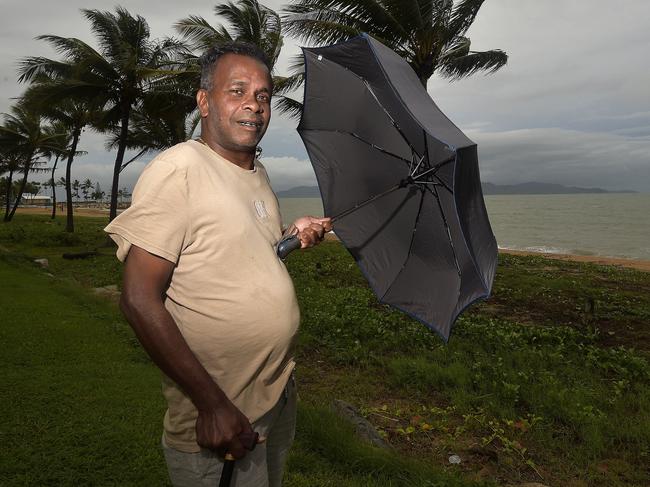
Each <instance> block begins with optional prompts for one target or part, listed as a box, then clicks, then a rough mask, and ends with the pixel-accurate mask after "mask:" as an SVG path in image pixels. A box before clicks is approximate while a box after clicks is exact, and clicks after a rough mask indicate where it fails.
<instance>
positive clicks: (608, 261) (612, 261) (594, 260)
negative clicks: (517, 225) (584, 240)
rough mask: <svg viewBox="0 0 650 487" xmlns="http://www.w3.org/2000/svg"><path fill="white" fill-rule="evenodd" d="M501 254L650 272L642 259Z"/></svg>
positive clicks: (523, 252)
mask: <svg viewBox="0 0 650 487" xmlns="http://www.w3.org/2000/svg"><path fill="white" fill-rule="evenodd" d="M499 253H503V254H511V255H525V256H535V257H545V258H548V259H555V260H564V261H571V262H587V263H590V264H598V265H610V266H615V267H625V268H628V269H636V270H638V271H644V272H650V260H641V259H624V258H622V257H605V256H601V255H577V254H554V253H546V252H532V251H529V250H514V249H502V248H500V249H499Z"/></svg>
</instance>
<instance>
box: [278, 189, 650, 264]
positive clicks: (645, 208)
mask: <svg viewBox="0 0 650 487" xmlns="http://www.w3.org/2000/svg"><path fill="white" fill-rule="evenodd" d="M485 204H486V207H487V210H488V215H489V218H490V224H491V225H492V231H493V232H494V235H495V237H496V239H497V243H498V245H499V247H501V248H508V249H516V250H529V251H536V252H550V253H565V254H578V255H598V256H607V257H622V258H628V259H642V260H650V194H645V193H630V194H624V193H603V194H568V195H491V196H486V197H485ZM280 210H281V212H282V216H283V220H284V221H285V223H286V222H291V221H293V220H294V219H295V218H297V217H299V216H302V215H314V216H322V215H323V205H322V203H321V200H320V199H319V198H281V199H280Z"/></svg>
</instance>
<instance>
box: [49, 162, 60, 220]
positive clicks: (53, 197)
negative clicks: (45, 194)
mask: <svg viewBox="0 0 650 487" xmlns="http://www.w3.org/2000/svg"><path fill="white" fill-rule="evenodd" d="M58 163H59V156H56V159H54V167H53V168H52V177H51V178H50V187H51V188H52V220H54V219H55V218H56V184H54V171H56V166H57V164H58Z"/></svg>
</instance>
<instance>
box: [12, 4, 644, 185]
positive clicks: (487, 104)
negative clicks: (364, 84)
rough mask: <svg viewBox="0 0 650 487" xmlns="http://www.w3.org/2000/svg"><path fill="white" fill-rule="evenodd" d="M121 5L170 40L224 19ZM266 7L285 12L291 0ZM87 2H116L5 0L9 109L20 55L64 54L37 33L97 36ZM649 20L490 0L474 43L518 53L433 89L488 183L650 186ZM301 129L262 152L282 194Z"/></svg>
mask: <svg viewBox="0 0 650 487" xmlns="http://www.w3.org/2000/svg"><path fill="white" fill-rule="evenodd" d="M219 1H220V0H219ZM119 3H120V4H121V5H122V6H124V7H125V8H126V9H128V10H129V11H130V12H132V13H137V14H140V15H143V16H144V17H145V18H146V19H147V21H148V22H149V25H150V27H151V31H152V35H153V37H162V36H165V35H174V34H175V33H174V31H173V29H172V24H173V23H174V22H175V21H177V20H179V19H180V18H183V17H186V16H187V15H189V14H196V15H201V16H204V17H205V18H206V19H208V20H209V21H210V22H216V17H215V16H214V14H213V6H214V5H215V4H216V3H219V2H218V1H217V0H215V1H213V2H205V1H203V0H201V1H199V0H188V1H186V2H168V1H162V2H159V3H158V4H156V5H154V4H152V3H151V2H149V1H146V0H122V1H120V2H119ZM263 3H265V4H266V5H268V6H270V7H271V8H275V9H279V8H280V7H281V6H282V5H283V4H285V3H286V2H285V1H283V0H271V1H266V2H264V1H263ZM81 6H83V7H84V8H99V9H102V10H112V9H113V6H114V4H107V3H106V2H99V1H97V0H94V1H93V0H91V1H90V2H87V3H84V4H83V5H81V4H79V3H78V2H76V1H73V0H59V1H57V2H40V1H39V2H37V1H34V0H31V1H19V0H4V1H3V15H2V17H1V18H0V111H6V110H7V108H8V107H9V105H10V104H11V101H10V100H9V98H10V97H15V96H18V95H19V94H20V93H21V91H22V90H23V88H24V87H23V86H20V85H17V84H16V82H15V79H16V62H17V60H18V59H19V58H21V57H24V56H29V55H40V54H43V55H47V56H56V54H55V53H53V52H52V51H51V50H50V49H49V47H47V45H46V44H45V43H43V42H37V41H35V40H34V39H33V38H34V37H35V36H36V35H39V34H45V33H52V34H59V35H65V36H77V37H80V38H82V39H84V40H86V41H89V42H92V41H93V38H92V36H91V34H90V29H89V26H88V23H87V21H86V20H85V19H83V17H82V16H81V14H80V12H79V9H80V7H81ZM649 18H650V2H647V1H646V0H622V1H621V2H618V3H616V4H613V3H612V2H611V1H609V0H573V1H571V2H559V1H553V2H539V1H535V0H490V1H487V2H485V3H484V5H483V7H482V9H481V12H480V13H479V15H478V17H477V20H476V22H475V23H474V25H473V26H472V28H471V29H470V31H469V36H470V38H471V39H472V47H473V49H476V50H486V49H503V50H505V51H506V52H508V54H509V55H510V61H509V63H508V65H507V66H506V67H505V68H504V69H502V70H501V71H499V72H498V73H496V74H494V75H491V76H483V75H481V74H478V75H475V76H473V77H471V78H468V79H466V80H462V81H458V82H453V83H450V82H448V81H447V80H443V79H436V78H434V79H432V80H430V82H429V93H430V94H431V95H432V97H433V99H434V100H435V101H436V103H437V104H438V105H439V106H440V108H441V109H442V110H443V111H444V112H445V113H446V114H447V115H448V116H449V118H450V119H451V120H452V121H454V122H455V123H456V124H457V125H458V126H459V127H460V128H461V129H463V130H465V131H466V132H468V133H469V134H470V135H471V136H472V137H474V138H475V140H476V141H477V142H478V143H479V152H480V154H481V167H482V174H483V177H484V179H486V180H491V181H493V182H503V183H505V182H522V181H525V180H533V179H538V180H540V181H549V182H564V183H567V184H575V185H581V186H587V185H589V186H601V187H606V188H610V189H617V188H629V189H637V190H640V191H650V177H649V176H650V174H649V173H648V169H647V168H648V166H649V165H650V164H649V162H650V161H648V158H647V156H646V154H648V153H650V152H649V151H648V149H650V147H649V145H648V136H649V135H650V95H648V88H647V87H648V86H650V70H648V69H647V62H645V59H646V58H647V55H648V52H650V30H649V29H648V19H649ZM297 53H299V50H298V48H297V43H296V42H295V41H293V40H292V39H286V41H285V48H284V49H283V53H282V57H281V59H280V62H279V64H278V71H279V72H284V71H285V70H286V66H287V65H288V63H289V59H290V58H291V57H292V56H293V55H295V54H297ZM295 126H296V122H295V121H290V120H287V119H286V118H284V117H280V116H277V115H275V114H274V118H273V121H272V125H271V127H270V128H269V131H268V133H267V135H266V137H265V138H264V140H263V142H262V146H263V148H264V153H263V155H264V157H265V158H269V159H270V160H271V159H272V160H276V159H277V161H278V162H277V164H276V167H273V166H274V165H273V164H269V166H270V168H269V170H270V172H271V173H273V172H275V174H276V175H275V176H272V177H273V178H274V184H276V185H279V186H278V189H284V187H282V186H283V185H287V184H294V183H295V184H302V182H306V181H309V172H308V171H311V169H310V168H309V165H308V164H307V162H306V154H305V151H304V148H303V147H302V143H301V141H300V139H299V137H298V136H297V134H296V132H295ZM82 145H83V148H84V149H85V150H88V151H89V154H88V155H87V156H84V157H83V158H79V160H78V162H75V166H74V170H75V171H76V172H75V176H74V177H76V178H78V179H85V178H86V177H87V176H86V175H85V174H84V171H87V174H89V175H93V177H96V178H98V180H99V181H100V184H102V186H103V187H107V186H108V184H109V183H110V175H111V167H112V162H113V160H114V157H115V155H114V153H107V152H105V151H104V148H103V138H102V136H100V135H97V134H92V133H88V134H84V137H83V138H82ZM149 157H151V156H149ZM280 161H283V162H280ZM142 162H146V159H143V160H142ZM102 168H103V169H102ZM138 168H141V164H135V165H134V166H133V167H132V168H129V169H128V170H127V171H125V173H124V175H123V177H122V181H123V183H124V184H130V182H131V181H132V180H134V179H135V178H136V177H137V171H138ZM102 171H103V172H104V176H101V173H102ZM515 178H518V179H515ZM553 178H555V179H553ZM310 184H313V179H312V183H310ZM120 186H123V184H120ZM287 187H288V186H287Z"/></svg>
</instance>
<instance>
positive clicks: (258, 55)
mask: <svg viewBox="0 0 650 487" xmlns="http://www.w3.org/2000/svg"><path fill="white" fill-rule="evenodd" d="M225 54H239V55H240V56H248V57H252V58H253V59H257V60H258V61H260V62H261V63H262V64H264V66H266V67H267V68H268V70H269V75H270V74H271V63H270V62H269V58H268V57H267V56H266V54H264V51H262V50H261V49H260V48H259V47H258V46H256V45H255V44H251V43H250V42H241V41H234V42H224V43H222V44H218V45H216V46H214V47H211V48H210V49H208V50H207V51H206V52H205V53H203V55H202V56H201V58H200V59H199V64H200V66H201V89H202V90H210V89H211V88H212V73H214V69H215V68H216V66H217V62H218V61H219V59H220V58H221V56H223V55H225Z"/></svg>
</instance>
